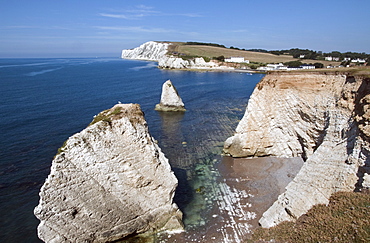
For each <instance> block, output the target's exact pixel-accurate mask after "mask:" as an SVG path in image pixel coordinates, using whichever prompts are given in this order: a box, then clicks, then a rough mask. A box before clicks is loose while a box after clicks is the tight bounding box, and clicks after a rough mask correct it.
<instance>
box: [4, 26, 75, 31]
mask: <svg viewBox="0 0 370 243" xmlns="http://www.w3.org/2000/svg"><path fill="white" fill-rule="evenodd" d="M0 29H45V30H72V29H71V28H68V27H63V26H36V25H9V26H3V27H0Z"/></svg>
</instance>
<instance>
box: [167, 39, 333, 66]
mask: <svg viewBox="0 0 370 243" xmlns="http://www.w3.org/2000/svg"><path fill="white" fill-rule="evenodd" d="M172 52H178V53H184V54H186V55H188V56H203V57H209V58H213V57H218V56H225V57H231V56H237V57H244V58H245V59H246V60H249V61H251V62H259V63H280V62H289V61H294V60H300V61H302V62H304V63H315V62H321V63H323V64H324V65H326V66H327V65H329V64H332V65H339V64H340V63H339V62H328V61H318V60H309V59H303V60H302V59H297V58H293V57H292V56H288V55H280V56H277V55H273V54H270V53H261V52H252V51H242V50H235V49H228V48H222V47H214V46H203V45H184V43H181V42H172V45H171V46H170V48H169V53H172Z"/></svg>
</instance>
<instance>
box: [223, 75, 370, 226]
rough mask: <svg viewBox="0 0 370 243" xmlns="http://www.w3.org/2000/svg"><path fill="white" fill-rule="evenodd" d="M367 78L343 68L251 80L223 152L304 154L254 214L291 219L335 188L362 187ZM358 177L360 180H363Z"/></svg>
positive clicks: (369, 166)
mask: <svg viewBox="0 0 370 243" xmlns="http://www.w3.org/2000/svg"><path fill="white" fill-rule="evenodd" d="M369 94H370V79H369V78H366V77H364V76H352V75H347V74H345V73H334V72H333V73H320V72H312V73H311V72H299V73H295V72H292V73H280V72H279V73H271V74H268V75H266V76H265V77H264V78H263V80H261V82H260V83H259V84H258V85H257V87H256V88H255V90H254V92H253V94H252V96H251V98H250V100H249V103H248V106H247V110H246V112H245V115H244V117H243V119H242V120H241V121H240V123H239V125H238V127H237V128H236V134H235V135H234V136H233V137H230V138H228V139H227V141H226V142H225V145H224V152H225V153H228V154H230V155H231V156H234V157H254V156H255V157H257V156H277V157H302V158H303V159H304V160H305V161H306V162H305V163H304V165H303V167H302V169H301V170H300V171H299V173H298V174H297V176H296V177H295V178H294V180H293V181H292V182H290V183H289V185H288V186H287V187H286V190H285V192H284V193H283V194H281V195H280V196H279V198H278V200H277V201H276V202H275V203H274V204H273V205H272V206H271V207H270V208H269V209H268V210H267V211H266V212H265V213H264V214H263V216H262V218H261V219H260V221H259V222H260V224H261V225H262V227H272V226H274V225H276V224H278V223H280V222H282V221H286V220H288V221H292V220H295V219H296V218H298V217H299V216H301V215H302V214H304V213H306V212H307V211H308V210H309V209H310V208H311V207H312V206H313V205H316V204H327V203H328V202H329V197H330V196H331V195H332V194H333V193H335V192H338V191H353V190H354V189H355V188H356V187H357V188H361V187H364V186H365V185H364V184H366V183H363V181H365V182H366V176H364V174H365V173H369V172H370V142H369V141H370V139H369V134H370V133H368V131H369V130H370V129H369V128H370V125H369V124H370V115H369V114H370V109H369V107H370V106H369V104H370V102H369V101H370V98H368V97H370V95H369ZM364 179H365V180H364Z"/></svg>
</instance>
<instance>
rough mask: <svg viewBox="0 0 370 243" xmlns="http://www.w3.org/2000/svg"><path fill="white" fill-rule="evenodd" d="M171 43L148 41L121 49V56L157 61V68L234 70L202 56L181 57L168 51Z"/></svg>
mask: <svg viewBox="0 0 370 243" xmlns="http://www.w3.org/2000/svg"><path fill="white" fill-rule="evenodd" d="M170 45H172V44H171V43H167V42H156V41H148V42H146V43H144V44H142V45H140V46H139V47H136V48H133V49H130V50H122V53H121V58H123V59H134V60H147V61H156V62H158V67H159V68H164V69H200V70H202V69H206V70H209V69H215V70H220V69H222V70H224V69H229V70H234V68H232V67H226V66H220V65H219V64H218V63H216V62H213V61H209V62H206V61H205V60H204V58H203V57H194V58H190V59H186V60H185V59H182V58H181V57H175V56H173V55H171V54H169V53H168V47H169V46H170Z"/></svg>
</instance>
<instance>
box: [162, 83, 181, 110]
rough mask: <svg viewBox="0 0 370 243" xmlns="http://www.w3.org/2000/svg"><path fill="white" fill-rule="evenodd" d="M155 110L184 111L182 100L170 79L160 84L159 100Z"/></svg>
mask: <svg viewBox="0 0 370 243" xmlns="http://www.w3.org/2000/svg"><path fill="white" fill-rule="evenodd" d="M155 110H157V111H185V106H184V102H182V99H181V97H180V96H179V93H178V92H177V90H176V88H175V86H173V84H172V82H171V80H167V81H166V82H164V83H163V85H162V94H161V101H160V103H159V104H157V105H156V106H155Z"/></svg>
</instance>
